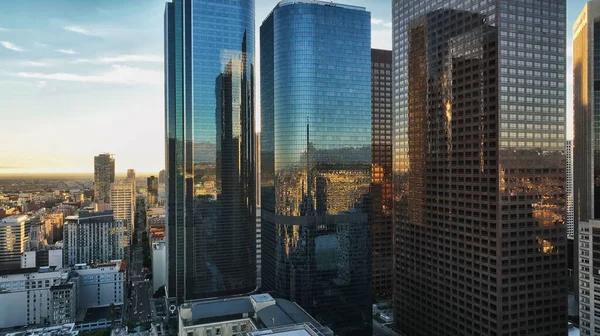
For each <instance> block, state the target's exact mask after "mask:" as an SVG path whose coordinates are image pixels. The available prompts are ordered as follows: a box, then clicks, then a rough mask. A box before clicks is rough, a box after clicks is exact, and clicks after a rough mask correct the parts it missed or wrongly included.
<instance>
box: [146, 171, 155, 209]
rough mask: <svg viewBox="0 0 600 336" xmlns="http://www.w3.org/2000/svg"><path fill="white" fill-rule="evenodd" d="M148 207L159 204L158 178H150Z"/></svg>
mask: <svg viewBox="0 0 600 336" xmlns="http://www.w3.org/2000/svg"><path fill="white" fill-rule="evenodd" d="M147 181H148V186H147V187H148V206H150V207H154V206H156V205H157V204H158V179H157V178H156V176H150V177H148V180H147Z"/></svg>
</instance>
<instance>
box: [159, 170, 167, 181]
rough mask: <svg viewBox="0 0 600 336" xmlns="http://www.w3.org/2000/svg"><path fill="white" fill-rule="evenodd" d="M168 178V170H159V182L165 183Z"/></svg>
mask: <svg viewBox="0 0 600 336" xmlns="http://www.w3.org/2000/svg"><path fill="white" fill-rule="evenodd" d="M166 180H167V171H166V170H164V169H163V170H161V171H160V172H158V184H165V183H166Z"/></svg>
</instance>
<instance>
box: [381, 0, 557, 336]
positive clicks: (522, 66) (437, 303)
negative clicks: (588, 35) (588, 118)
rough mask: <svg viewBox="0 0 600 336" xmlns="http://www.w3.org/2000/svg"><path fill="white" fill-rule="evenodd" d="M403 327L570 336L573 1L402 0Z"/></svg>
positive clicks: (398, 124) (398, 65)
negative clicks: (569, 43)
mask: <svg viewBox="0 0 600 336" xmlns="http://www.w3.org/2000/svg"><path fill="white" fill-rule="evenodd" d="M392 3H393V6H392V8H393V29H394V30H393V37H394V52H393V57H394V60H393V61H394V86H393V89H394V93H393V96H394V97H393V98H394V99H393V103H394V107H393V118H394V119H393V121H394V133H393V136H394V140H393V145H394V188H395V191H394V193H395V194H394V202H395V204H394V215H395V217H396V218H395V220H396V225H397V227H396V230H395V231H396V237H395V239H396V241H395V246H396V249H395V251H396V252H395V253H396V258H395V260H396V264H395V272H396V274H395V286H394V287H395V293H394V300H395V304H394V306H395V310H396V314H395V315H396V316H395V321H396V324H397V327H398V328H399V330H400V331H401V332H402V333H404V334H406V335H424V336H425V335H528V336H534V335H535V336H542V335H543V336H549V335H557V336H558V335H565V334H566V332H567V263H566V248H567V242H566V239H567V235H566V227H565V199H566V196H565V175H566V174H565V167H566V165H565V155H564V151H565V117H566V115H565V84H566V81H565V36H566V32H565V23H566V22H565V21H566V19H565V16H566V1H565V0H535V1H531V0H506V1H504V0H503V1H498V0H452V1H449V0H424V1H413V0H393V2H392Z"/></svg>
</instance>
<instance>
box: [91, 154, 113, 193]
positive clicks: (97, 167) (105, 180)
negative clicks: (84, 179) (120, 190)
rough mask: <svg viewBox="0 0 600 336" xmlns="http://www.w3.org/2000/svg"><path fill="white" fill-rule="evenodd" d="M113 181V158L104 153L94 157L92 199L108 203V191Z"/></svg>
mask: <svg viewBox="0 0 600 336" xmlns="http://www.w3.org/2000/svg"><path fill="white" fill-rule="evenodd" d="M114 182H115V158H114V157H113V155H112V154H108V153H104V154H99V155H98V156H95V157H94V201H96V202H98V203H106V204H110V191H111V189H112V184H113V183H114Z"/></svg>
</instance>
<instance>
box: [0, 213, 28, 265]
mask: <svg viewBox="0 0 600 336" xmlns="http://www.w3.org/2000/svg"><path fill="white" fill-rule="evenodd" d="M28 220H29V217H27V216H26V215H13V216H8V217H6V218H3V219H0V269H9V268H19V267H20V265H21V254H22V253H23V252H24V251H25V247H26V245H27V241H28V234H27V225H26V224H27V221H28Z"/></svg>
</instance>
